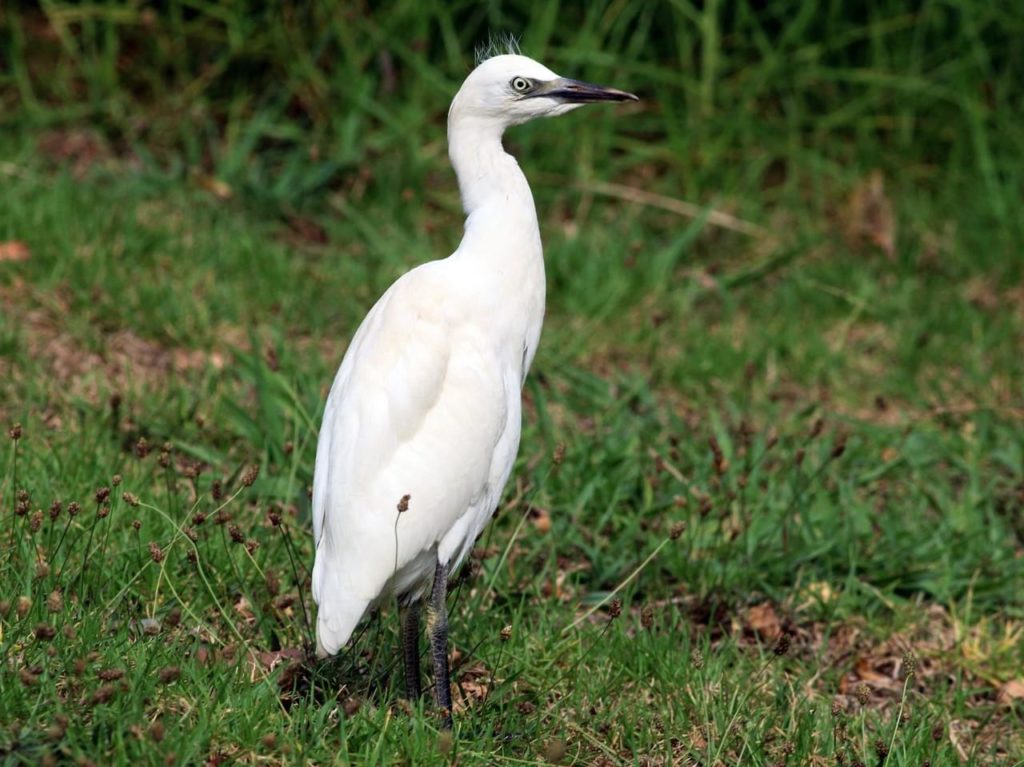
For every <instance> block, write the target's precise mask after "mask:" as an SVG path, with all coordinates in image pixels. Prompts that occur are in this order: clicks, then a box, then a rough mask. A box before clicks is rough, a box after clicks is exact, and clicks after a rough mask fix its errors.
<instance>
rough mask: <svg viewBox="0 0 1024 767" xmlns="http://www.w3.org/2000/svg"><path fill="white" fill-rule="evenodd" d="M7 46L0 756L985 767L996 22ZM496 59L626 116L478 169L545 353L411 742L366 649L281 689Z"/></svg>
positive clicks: (1020, 452) (993, 454) (502, 23)
mask: <svg viewBox="0 0 1024 767" xmlns="http://www.w3.org/2000/svg"><path fill="white" fill-rule="evenodd" d="M42 7H43V9H44V11H42V12H40V13H39V14H36V15H33V14H32V13H30V12H25V13H23V14H14V13H9V14H8V15H7V16H6V17H5V18H4V19H3V20H0V50H2V51H3V53H2V54H0V55H2V56H4V57H5V58H4V63H5V66H3V67H0V125H2V126H3V128H4V130H3V131H2V133H0V243H10V242H18V243H22V244H23V245H24V246H25V247H26V248H27V250H28V252H29V253H30V256H29V258H27V259H26V260H24V261H17V262H15V261H4V260H2V259H0V306H2V309H3V311H2V312H0V423H3V424H5V429H6V428H8V427H10V426H12V425H13V424H15V423H20V424H21V425H22V434H21V436H20V439H18V440H14V439H11V440H9V441H7V442H6V443H5V444H4V446H3V447H2V449H0V511H2V514H3V519H4V520H5V521H6V524H5V525H4V526H3V527H2V528H0V536H2V537H3V538H4V540H3V542H2V545H0V629H2V635H0V655H2V663H3V669H2V671H0V756H2V758H3V760H4V762H5V763H9V764H46V763H65V762H72V761H75V760H78V761H82V762H86V761H87V760H88V761H91V762H92V763H95V764H108V763H115V764H120V763H127V762H132V761H134V762H140V763H144V764H149V763H163V762H164V760H165V759H166V760H168V763H204V762H206V761H207V760H212V763H228V762H241V763H269V764H301V763H308V764H329V763H335V762H338V761H340V762H342V763H352V764H359V765H371V764H396V763H404V764H430V763H440V762H459V763H461V764H496V763H497V764H502V763H511V764H517V763H526V764H532V763H538V762H540V763H543V762H562V763H567V764H610V765H614V764H630V765H632V764H636V765H654V764H686V763H700V764H705V765H709V766H710V765H716V764H743V765H747V764H750V765H776V764H855V763H857V762H861V763H863V764H866V765H880V766H881V765H922V764H924V763H926V762H930V763H931V764H932V765H944V764H963V763H967V764H978V765H981V764H1009V765H1012V764H1021V759H1022V754H1024V741H1022V739H1021V735H1020V733H1021V731H1022V724H1024V722H1022V714H1024V709H1022V706H1021V702H1020V701H1019V700H1013V699H1010V700H1007V691H1008V690H1010V689H1012V688H1007V687H1004V685H1006V683H1008V682H1011V681H1013V680H1021V679H1022V678H1024V670H1022V669H1024V649H1022V648H1024V643H1022V642H1021V635H1022V631H1024V596H1022V595H1024V588H1022V584H1024V556H1022V553H1024V543H1022V542H1024V496H1022V492H1024V438H1022V434H1024V431H1022V420H1024V398H1022V396H1021V392H1024V361H1022V359H1021V355H1020V349H1021V344H1022V342H1024V292H1022V290H1021V287H1020V286H1021V285H1022V284H1024V259H1022V258H1021V251H1022V246H1024V226H1022V224H1021V221H1020V218H1019V216H1018V215H1017V213H1016V208H1017V206H1018V203H1019V199H1020V196H1021V192H1022V190H1024V132H1022V128H1021V127H1020V126H1021V125H1024V121H1022V120H1021V117H1022V113H1024V110H1022V103H1021V91H1020V89H1019V87H1017V86H1018V85H1019V83H1017V79H1019V78H1015V73H1016V72H1019V71H1021V69H1022V67H1024V62H1021V60H1020V57H1021V49H1020V46H1017V45H1015V44H1014V42H1015V40H1017V39H1019V38H1020V36H1021V35H1022V34H1024V14H1021V13H1020V12H1018V11H1014V10H1012V9H1011V8H1010V6H1000V5H999V4H992V6H991V7H990V6H989V5H988V4H980V3H979V4H975V5H971V4H958V5H955V6H954V5H952V4H946V3H927V4H924V5H922V6H921V8H920V9H918V10H915V11H913V12H908V11H907V10H906V9H905V8H904V7H903V4H900V3H895V2H893V3H887V2H884V1H882V0H877V1H876V2H874V3H871V4H868V5H866V6H864V7H863V9H861V10H858V11H853V10H848V9H846V10H843V12H842V13H840V12H839V10H835V11H832V10H819V9H818V5H817V4H815V3H809V2H808V3H794V4H791V5H788V4H766V5H765V6H764V7H760V8H755V7H754V5H753V4H748V3H744V2H739V3H730V4H715V3H707V4H705V6H704V7H703V8H697V7H695V6H691V5H689V4H688V3H685V2H679V3H595V4H588V5H587V6H585V8H586V10H581V9H580V8H577V7H576V6H574V5H570V4H559V3H550V4H538V5H537V6H536V7H531V4H528V3H515V4H507V5H501V4H497V3H495V4H488V5H486V6H478V5H476V4H472V3H448V4H440V3H438V4H436V7H432V8H430V9H425V8H424V7H423V6H422V5H421V4H419V3H411V2H395V3H392V4H390V6H389V8H388V10H387V11H384V10H381V11H379V12H375V13H373V14H370V13H369V12H351V13H348V14H345V13H340V12H337V11H335V10H332V8H330V7H329V4H326V3H324V4H316V3H314V4H309V5H308V10H305V11H303V12H298V11H295V10H294V9H292V10H289V9H288V6H274V8H272V9H271V10H262V9H257V8H255V7H252V8H248V7H246V6H244V5H243V4H235V5H232V4H225V5H222V6H213V5H203V4H198V3H197V4H182V3H178V2H171V3H168V4H166V6H165V7H164V8H163V10H161V11H160V12H159V13H153V12H151V11H147V10H143V9H141V8H138V7H136V6H135V5H129V4H126V5H119V4H113V3H111V4H103V3H98V4H94V5H89V6H81V7H79V6H77V5H71V4H67V5H65V4H54V3H46V4H43V6H42ZM716 8H717V9H718V10H717V12H716V10H715V9H716ZM428 10H429V11H430V12H429V13H428V12H427V11H428ZM527 19H528V20H529V23H528V24H527V23H526V21H527ZM520 28H522V29H523V31H524V35H523V47H524V51H525V52H526V53H528V54H530V55H533V56H536V57H537V58H540V59H542V60H544V61H545V63H548V64H549V65H550V66H552V67H553V68H554V69H556V70H558V71H561V72H564V73H565V74H567V75H573V76H580V77H585V78H588V79H593V80H597V81H604V82H608V83H610V84H614V85H617V86H620V87H624V88H628V89H631V90H635V91H637V92H639V93H640V94H641V95H642V96H643V97H644V99H643V101H642V102H641V103H640V104H639V105H637V106H635V107H633V106H629V107H623V108H621V109H603V110H602V109H599V108H596V107H595V108H591V109H589V110H588V111H587V113H586V114H581V113H577V114H574V115H571V116H568V117H566V118H563V119H561V120H558V121H548V122H544V123H541V124H536V125H530V126H525V127H523V128H520V129H516V130H514V131H513V132H511V133H510V135H509V137H508V142H507V143H508V146H509V147H510V149H512V150H513V151H514V152H515V153H516V154H517V156H518V157H519V159H520V163H521V165H522V166H523V167H524V169H525V171H526V173H527V175H528V177H529V178H530V179H531V181H532V183H533V188H534V193H535V197H536V200H537V205H538V209H539V213H540V218H541V228H542V233H543V236H544V241H545V251H546V260H547V266H548V285H549V306H548V318H547V322H546V327H545V331H544V336H543V340H542V344H541V349H540V351H539V353H538V358H537V360H536V362H535V367H534V370H533V372H532V374H531V377H530V379H529V381H528V384H527V391H526V419H525V423H524V436H523V447H522V450H521V453H520V458H519V464H518V466H517V469H516V472H515V474H514V479H513V481H512V482H511V483H510V486H509V488H508V489H507V492H506V495H505V500H504V502H503V505H502V508H501V510H500V512H499V514H498V515H497V517H496V519H495V520H494V522H493V523H492V524H491V525H490V527H489V528H488V529H487V531H486V532H485V534H484V537H483V538H482V540H481V541H480V543H479V546H478V556H476V557H474V560H473V563H472V566H471V567H470V568H468V572H467V576H468V577H467V578H466V579H465V581H464V582H462V584H461V585H460V586H459V588H458V593H457V596H456V597H453V598H452V600H451V602H450V606H451V636H452V640H453V644H454V647H455V648H456V649H457V655H456V659H455V671H454V678H455V679H456V680H457V681H458V683H459V685H460V693H459V695H457V696H456V697H457V699H461V700H462V701H463V704H461V708H462V710H460V712H459V713H458V714H457V717H456V727H455V731H454V737H452V738H448V737H447V736H445V735H442V734H440V733H439V732H438V725H439V720H438V719H437V718H436V716H435V715H434V713H433V711H432V705H431V704H430V702H429V701H425V702H424V703H423V704H421V705H417V706H416V707H413V708H412V709H410V708H409V707H408V706H406V705H403V704H402V703H401V702H400V701H399V700H398V697H399V695H398V694H399V691H400V690H401V689H402V685H401V675H400V669H399V668H398V665H397V663H396V654H397V648H398V637H397V625H396V624H397V621H396V616H395V615H394V612H393V611H392V610H386V611H385V613H384V614H383V615H382V616H381V617H380V618H379V619H374V620H371V621H368V622H367V625H366V628H365V630H364V631H362V632H361V633H360V635H359V637H358V638H357V640H356V641H355V642H354V643H353V644H352V646H351V648H350V649H349V650H348V651H347V652H346V653H345V654H343V655H342V656H341V657H340V658H339V660H337V661H335V662H333V663H326V664H318V663H315V662H312V661H306V660H305V659H304V658H303V655H302V653H303V651H304V649H305V648H306V647H308V644H309V642H310V640H311V635H310V632H309V621H308V617H307V611H308V610H310V609H311V607H312V605H311V600H310V596H309V588H308V571H309V568H310V566H311V563H312V546H311V540H310V530H309V501H308V497H307V488H308V486H309V484H310V482H311V474H312V462H313V451H314V444H315V438H316V429H317V426H318V424H319V415H320V410H321V408H322V402H323V398H324V396H325V394H326V389H327V386H328V385H329V382H330V380H331V377H332V375H333V372H334V370H335V368H336V366H337V364H338V362H339V361H340V358H341V355H342V353H343V351H344V347H345V343H346V341H347V339H348V338H349V337H350V336H351V334H352V332H353V331H354V329H355V327H356V325H357V324H358V322H359V320H360V318H361V317H362V316H363V314H364V313H365V311H366V310H367V309H368V308H369V306H370V305H371V304H372V303H373V301H374V300H375V298H376V297H377V296H378V295H379V294H380V292H382V291H383V290H384V289H385V288H386V287H387V285H388V284H389V283H390V282H391V281H392V280H393V279H394V278H395V277H396V276H398V275H399V274H401V273H402V272H403V271H405V270H406V269H408V268H409V267H411V266H412V265H414V264H417V263H420V262H422V261H423V260H426V259H428V258H433V257H438V256H443V255H445V254H447V253H449V252H450V251H451V250H452V249H453V248H454V246H455V245H456V244H457V239H458V233H459V231H460V228H461V213H460V210H459V205H458V197H457V193H456V190H455V187H454V180H453V178H452V176H451V173H450V171H449V170H448V167H447V160H446V156H445V147H444V114H445V109H446V108H447V103H448V100H449V99H450V97H451V94H452V93H453V92H454V90H455V88H457V87H458V83H459V81H460V79H461V78H462V77H463V76H464V74H465V73H466V72H467V71H468V68H469V67H470V66H471V51H472V49H473V45H474V44H475V43H476V42H478V41H479V40H480V39H481V38H483V37H485V36H486V32H487V30H488V29H512V30H518V29H520ZM876 170H878V171H880V172H881V173H882V175H883V177H884V179H885V191H884V199H883V200H882V201H881V202H879V203H878V204H879V205H880V206H882V207H884V206H885V205H890V206H891V208H892V218H893V220H894V221H895V227H894V228H891V229H890V228H889V227H887V226H885V225H884V216H883V217H882V219H879V218H877V217H874V218H873V217H871V216H865V215H863V214H860V213H857V205H856V204H855V203H854V202H851V199H852V198H856V197H858V196H862V195H863V194H864V191H863V190H865V189H866V188H867V182H866V179H868V178H869V177H870V175H871V173H872V172H873V171H876ZM606 182H611V183H614V184H618V185H619V186H617V187H608V186H607V185H606ZM652 195H655V196H652ZM657 195H660V197H658V196H657ZM680 200H683V201H687V202H691V203H693V204H695V205H696V206H697V207H698V209H700V210H702V211H703V213H702V214H700V215H698V216H696V217H691V216H688V215H680V214H679V213H678V212H673V211H674V210H676V211H677V209H678V207H679V205H678V203H679V201H680ZM711 209H714V210H716V211H719V212H727V213H729V214H731V215H733V216H736V217H738V218H739V219H740V220H741V221H742V222H746V224H745V225H744V224H741V225H740V227H739V228H740V229H741V230H743V231H739V232H738V231H735V230H734V228H729V226H728V225H726V226H723V225H722V219H721V217H719V216H712V215H710V214H709V213H708V211H709V210H711ZM880 220H883V223H879V221H880ZM861 225H863V226H865V227H866V234H867V236H868V239H870V236H871V235H891V236H893V237H894V245H893V248H892V253H891V254H888V255H887V254H886V253H885V252H883V250H882V249H880V248H878V247H876V246H874V245H872V244H871V243H870V242H866V241H865V238H864V237H861V236H858V235H857V234H856V233H853V234H851V231H852V230H855V229H857V227H858V226H861ZM0 252H3V251H2V250H0ZM140 440H145V442H144V443H143V444H144V445H148V446H149V448H148V453H147V450H146V449H142V450H140V449H139V443H140ZM140 453H141V455H140ZM252 466H258V467H259V474H258V477H256V478H255V480H254V481H253V482H252V484H251V486H250V485H247V484H245V482H243V478H245V477H246V473H247V472H249V471H250V467H252ZM115 476H118V477H120V480H119V483H118V484H115V479H114V477H115ZM250 479H251V477H250ZM101 488H109V489H110V492H109V496H107V495H106V493H101V494H100V499H102V500H100V499H98V498H97V490H98V489H101ZM125 494H127V495H125ZM55 502H57V504H58V505H56V506H55V505H54V503H55ZM72 502H75V503H77V504H78V505H79V511H78V513H77V515H75V516H73V517H72V516H71V515H70V513H69V508H70V505H71V503H72ZM136 504H137V505H136ZM102 508H109V514H107V515H105V516H102V517H101V516H100V515H99V514H98V513H97V512H98V511H99V510H100V509H102ZM51 509H54V510H55V511H54V512H53V516H51ZM197 514H200V515H202V516H203V517H204V519H202V520H200V519H199V518H197V516H196V515H197ZM136 521H137V522H138V523H139V525H138V527H137V528H136V526H135V524H134V523H135V522H136ZM235 539H239V540H240V541H241V542H235ZM616 600H620V601H616ZM620 611H621V613H620V614H618V615H617V616H615V613H619V612H620ZM581 618H582V620H580V619H581ZM505 627H510V630H509V631H507V632H503V629H505ZM780 632H781V634H782V635H783V636H785V637H786V640H784V642H783V646H781V647H780V646H779V644H778V641H779V640H778V638H777V637H778V635H779V634H780ZM783 650H784V652H783ZM776 651H778V652H776ZM911 658H913V659H914V660H913V661H911ZM908 662H910V663H911V664H914V663H916V670H915V672H914V673H908V671H907V663H908ZM1000 691H1002V693H1001V692H1000ZM886 750H888V753H887V754H886ZM218 760H220V761H219V762H218ZM843 760H845V761H843Z"/></svg>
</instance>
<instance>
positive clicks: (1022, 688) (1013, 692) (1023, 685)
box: [996, 679, 1024, 706]
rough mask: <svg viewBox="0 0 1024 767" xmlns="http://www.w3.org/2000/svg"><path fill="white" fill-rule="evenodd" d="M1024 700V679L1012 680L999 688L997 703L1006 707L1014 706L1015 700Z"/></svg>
mask: <svg viewBox="0 0 1024 767" xmlns="http://www.w3.org/2000/svg"><path fill="white" fill-rule="evenodd" d="M1022 699H1024V679H1011V680H1010V681H1009V682H1004V683H1003V684H1001V685H1000V686H999V692H998V693H996V701H998V702H999V703H1002V704H1003V705H1004V706H1009V705H1012V704H1013V702H1014V701H1015V700H1022Z"/></svg>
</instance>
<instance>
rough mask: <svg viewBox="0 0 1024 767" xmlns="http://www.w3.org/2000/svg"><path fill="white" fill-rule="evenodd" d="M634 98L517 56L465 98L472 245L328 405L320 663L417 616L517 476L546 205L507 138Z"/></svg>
mask: <svg viewBox="0 0 1024 767" xmlns="http://www.w3.org/2000/svg"><path fill="white" fill-rule="evenodd" d="M625 99H635V97H634V96H631V95H630V94H626V93H623V92H622V91H616V90H613V89H609V88H602V87H600V86H593V85H589V84H586V83H579V82H577V81H573V80H566V79H563V78H560V77H558V75H556V74H555V73H554V72H552V71H551V70H549V69H547V68H546V67H544V66H542V65H541V64H539V63H537V62H536V61H533V60H531V59H528V58H526V57H523V56H517V55H503V56H496V57H494V58H491V59H488V60H487V61H485V62H483V63H482V64H481V65H480V66H478V67H477V68H476V69H475V70H474V71H473V72H472V73H471V74H470V75H469V77H468V78H467V79H466V81H465V83H464V84H463V86H462V88H461V89H460V90H459V92H458V94H457V95H456V96H455V99H454V101H453V102H452V105H451V109H450V110H449V114H448V143H449V157H450V158H451V161H452V164H453V166H454V168H455V172H456V175H457V177H458V182H459V190H460V192H461V195H462V200H463V206H464V208H465V210H466V214H467V219H466V225H465V233H464V235H463V239H462V242H461V244H460V245H459V247H458V249H457V250H456V251H455V252H454V253H453V254H452V255H451V256H449V257H448V258H445V259H442V260H439V261H432V262H429V263H425V264H423V265H421V266H419V267H417V268H415V269H413V270H412V271H410V272H408V273H407V274H405V275H404V276H403V277H401V278H400V279H399V280H397V281H396V282H395V283H394V284H393V285H392V286H391V287H390V288H389V289H388V291H387V292H386V293H385V294H384V295H383V296H382V297H381V298H380V300H378V301H377V303H376V304H375V305H374V307H373V308H372V309H371V310H370V312H369V314H368V315H367V316H366V318H365V319H364V320H363V322H362V325H361V326H360V327H359V330H358V331H357V332H356V335H355V337H354V338H353V340H352V343H351V345H350V346H349V348H348V351H347V352H346V354H345V358H344V360H343V361H342V363H341V367H340V369H339V370H338V374H337V377H336V378H335V380H334V385H333V386H332V387H331V391H330V395H329V396H328V399H327V406H326V410H325V412H324V419H323V425H322V427H321V430H320V438H319V443H318V445H317V454H316V470H315V477H314V482H313V533H314V536H315V540H316V562H315V565H314V568H313V596H314V599H315V600H316V602H317V604H318V606H319V612H318V616H317V625H316V633H317V649H318V652H319V653H320V654H321V655H324V654H333V653H336V652H337V651H338V650H339V649H340V648H341V647H343V646H344V645H345V643H346V642H347V641H348V639H349V637H350V636H351V634H352V632H353V630H354V629H355V627H356V625H357V624H358V622H359V620H360V618H361V617H362V616H363V614H364V613H365V612H366V611H367V609H368V608H369V607H370V606H371V605H372V604H374V603H375V602H376V601H379V600H380V599H381V598H383V597H385V596H387V595H395V596H397V597H399V598H400V599H401V600H402V602H404V603H406V604H412V603H417V602H418V601H419V600H420V599H421V597H422V596H423V595H424V594H425V593H426V591H427V590H428V588H430V585H431V580H432V578H433V576H434V573H435V569H436V568H437V567H438V566H443V567H444V568H445V569H444V575H443V577H447V573H448V572H450V571H452V570H454V569H455V568H456V567H458V565H459V563H461V562H462V560H463V559H464V558H465V556H466V554H467V553H468V552H469V550H470V548H471V547H472V545H473V542H474V541H475V539H476V537H477V535H478V534H479V533H480V531H481V530H482V528H483V527H484V525H485V524H486V523H487V521H488V520H489V519H490V517H491V514H492V513H493V511H494V509H495V507H496V506H497V504H498V501H499V499H500V495H501V492H502V489H503V488H504V486H505V482H506V481H507V480H508V477H509V473H510V472H511V470H512V465H513V463H514V461H515V456H516V451H517V450H518V447H519V435H520V415H521V389H522V384H523V380H524V378H525V376H526V372H527V370H528V369H529V366H530V362H531V361H532V360H533V355H534V352H535V351H536V349H537V342H538V339H539V337H540V331H541V323H542V321H543V317H544V290H545V284H544V261H543V254H542V251H541V241H540V232H539V229H538V226H537V214H536V210H535V208H534V203H533V196H532V194H531V192H530V187H529V185H528V184H527V181H526V178H525V177H524V176H523V173H522V171H521V170H520V169H519V166H518V164H517V163H516V161H515V159H514V158H512V157H511V156H510V155H508V154H506V153H505V151H504V149H503V148H502V145H501V137H502V133H503V132H504V130H505V128H506V127H508V126H509V125H514V124H517V123H521V122H525V121H526V120H529V119H532V118H534V117H540V116H545V115H556V114H561V113H564V112H568V111H569V110H571V109H574V108H576V107H577V106H580V105H581V104H582V103H586V102H590V101H608V100H625ZM405 496H408V501H407V505H408V509H407V510H406V511H404V512H400V511H399V510H398V507H399V504H400V502H401V501H402V499H403V497H405ZM443 597H444V595H443V594H441V600H443ZM442 604H443V601H442ZM417 615H418V613H417ZM407 649H408V648H407ZM435 655H436V653H435ZM417 658H418V655H417ZM406 671H407V673H409V667H408V666H407V667H406ZM445 684H447V680H445ZM410 689H415V690H418V680H416V687H415V688H410Z"/></svg>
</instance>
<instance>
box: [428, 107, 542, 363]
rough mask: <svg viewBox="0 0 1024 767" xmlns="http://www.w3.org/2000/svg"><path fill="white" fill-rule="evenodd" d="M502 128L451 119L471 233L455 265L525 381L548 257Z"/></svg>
mask: <svg viewBox="0 0 1024 767" xmlns="http://www.w3.org/2000/svg"><path fill="white" fill-rule="evenodd" d="M503 127H504V126H503V125H501V124H498V123H495V122H492V121H489V120H484V119H481V118H474V117H468V116H466V115H460V114H459V112H458V110H457V109H456V108H455V107H453V109H452V111H451V112H450V113H449V116H448V156H449V157H450V158H451V161H452V165H453V166H454V168H455V175H456V176H457V177H458V180H459V192H460V193H461V195H462V205H463V207H464V208H465V210H466V230H465V233H464V234H463V236H462V242H461V243H460V244H459V247H458V250H456V251H455V253H454V254H452V259H453V260H455V261H457V262H459V263H463V264H465V266H466V268H465V269H464V270H462V271H460V274H462V275H466V274H473V275H475V277H474V278H473V286H474V289H473V292H474V297H475V298H476V299H478V300H479V301H480V302H481V303H480V307H479V310H480V311H483V312H486V313H487V314H488V317H489V326H490V328H491V330H492V332H494V333H495V334H497V337H498V338H500V339H501V343H500V346H501V348H503V349H507V350H509V351H508V353H509V354H510V355H511V357H510V359H509V364H510V365H512V366H514V367H515V369H516V372H517V373H518V375H519V376H520V382H521V381H522V378H524V377H525V375H526V371H527V369H529V366H530V362H531V360H532V359H533V354H534V352H535V351H536V349H537V341H538V339H539V337H540V329H541V324H542V323H543V320H544V294H545V285H544V253H543V249H542V247H541V242H540V227H539V226H538V225H537V209H536V208H535V207H534V204H533V194H532V193H531V192H530V185H529V184H528V183H527V182H526V176H524V175H523V172H522V171H521V170H520V169H519V164H518V163H517V162H516V161H515V158H514V157H512V156H511V155H509V154H508V153H506V152H505V150H504V149H503V148H502V146H501V135H502V130H503Z"/></svg>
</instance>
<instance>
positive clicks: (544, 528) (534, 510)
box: [529, 506, 551, 533]
mask: <svg viewBox="0 0 1024 767" xmlns="http://www.w3.org/2000/svg"><path fill="white" fill-rule="evenodd" d="M529 514H530V521H531V522H532V523H533V526H534V527H535V528H537V532H538V533H547V532H549V531H550V530H551V514H550V513H549V512H548V510H547V509H542V508H541V507H540V506H531V507H530V512H529Z"/></svg>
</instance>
